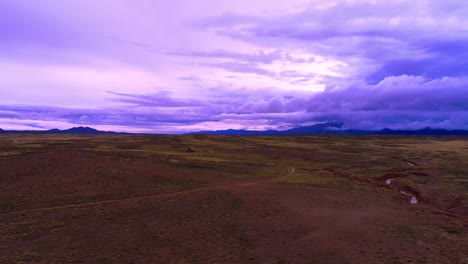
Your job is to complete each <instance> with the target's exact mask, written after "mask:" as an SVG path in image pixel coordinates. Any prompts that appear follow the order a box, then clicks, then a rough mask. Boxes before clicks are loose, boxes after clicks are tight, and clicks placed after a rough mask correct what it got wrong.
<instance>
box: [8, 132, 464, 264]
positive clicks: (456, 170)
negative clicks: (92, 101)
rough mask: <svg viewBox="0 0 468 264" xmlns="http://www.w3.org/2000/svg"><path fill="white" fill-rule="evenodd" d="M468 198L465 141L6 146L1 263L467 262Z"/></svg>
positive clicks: (17, 138)
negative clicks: (411, 201)
mask: <svg viewBox="0 0 468 264" xmlns="http://www.w3.org/2000/svg"><path fill="white" fill-rule="evenodd" d="M189 148H190V150H191V151H189V150H188V149H189ZM467 198H468V138H467V137H424V136H417V137H416V136H413V137H410V136H408V137H402V136H328V135H327V136H325V135H324V136H277V137H263V136H262V137H258V136H252V137H245V136H242V137H241V136H208V135H185V136H156V135H155V136H143V135H92V136H91V135H90V136H79V135H26V134H4V135H0V263H456V264H459V263H468V250H467V247H468V235H467V234H468V202H467V201H468V200H467ZM410 200H413V204H411V203H410Z"/></svg>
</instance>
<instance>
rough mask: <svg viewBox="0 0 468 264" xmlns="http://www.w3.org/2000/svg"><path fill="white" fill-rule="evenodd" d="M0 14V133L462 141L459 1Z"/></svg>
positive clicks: (467, 52)
mask: <svg viewBox="0 0 468 264" xmlns="http://www.w3.org/2000/svg"><path fill="white" fill-rule="evenodd" d="M181 7H184V8H181ZM0 9H1V10H2V11H3V12H2V13H3V15H2V16H1V17H0V50H1V51H0V71H1V72H2V74H1V75H0V127H2V128H15V127H16V128H21V129H24V128H31V129H39V128H53V127H58V128H66V127H69V126H74V125H89V126H93V127H96V128H104V129H105V128H107V129H111V130H118V131H132V132H169V133H177V132H186V131H192V130H202V129H203V130H206V129H225V128H247V129H286V128H289V127H293V126H301V125H307V124H313V123H317V122H325V121H340V122H344V126H343V128H356V129H379V128H384V127H391V128H411V129H413V128H414V129H416V128H422V127H427V126H431V127H442V128H461V129H468V124H467V121H465V120H468V119H467V117H468V116H467V113H468V105H467V104H468V103H467V102H468V72H467V71H466V70H465V69H466V68H468V59H467V58H468V48H467V47H468V26H467V25H468V21H467V20H468V17H467V16H466V14H467V13H468V4H467V3H466V1H463V0H447V1H430V0H413V1H403V0H400V1H371V0H353V1H349V0H332V1H327V2H324V1H319V0H310V1H308V0H294V1H287V2H285V1H279V0H256V1H247V0H241V1H229V0H220V1H215V2H213V1H209V0H200V1H188V0H175V1H170V2H169V1H157V0H135V1H129V0H115V1H114V0H112V1H111V0H102V1H99V2H98V3H96V2H95V1H91V0H84V1H76V2H70V1H58V0H41V1H36V2H34V3H32V2H31V1H26V0H17V1H2V2H0Z"/></svg>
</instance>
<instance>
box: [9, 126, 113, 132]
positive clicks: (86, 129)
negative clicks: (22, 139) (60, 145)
mask: <svg viewBox="0 0 468 264" xmlns="http://www.w3.org/2000/svg"><path fill="white" fill-rule="evenodd" d="M2 133H3V134H6V133H21V134H120V133H117V132H111V131H100V130H97V129H94V128H91V127H82V126H80V127H72V128H69V129H64V130H60V129H57V128H54V129H50V130H3V129H1V128H0V134H2Z"/></svg>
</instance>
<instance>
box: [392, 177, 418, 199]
mask: <svg viewBox="0 0 468 264" xmlns="http://www.w3.org/2000/svg"><path fill="white" fill-rule="evenodd" d="M393 180H394V179H391V178H390V179H386V180H385V184H386V185H391V184H392V181H393ZM397 190H398V188H397ZM398 191H399V192H400V193H402V194H404V195H406V196H411V199H410V204H417V203H418V202H419V201H418V198H417V197H416V196H414V195H413V194H411V193H409V192H405V191H401V190H398Z"/></svg>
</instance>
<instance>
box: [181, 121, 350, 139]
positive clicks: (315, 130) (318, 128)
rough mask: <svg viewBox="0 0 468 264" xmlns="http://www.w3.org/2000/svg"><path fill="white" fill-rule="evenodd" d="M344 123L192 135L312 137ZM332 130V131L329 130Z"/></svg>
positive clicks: (231, 130)
mask: <svg viewBox="0 0 468 264" xmlns="http://www.w3.org/2000/svg"><path fill="white" fill-rule="evenodd" d="M342 126H343V123H338V122H327V123H321V124H315V125H312V126H304V127H296V128H292V129H289V130H284V131H278V130H264V131H253V130H235V129H228V130H217V131H200V132H195V133H190V134H210V135H258V136H261V135H268V136H275V135H311V134H329V133H330V132H332V131H333V130H332V129H333V128H335V129H336V128H341V127H342ZM329 128H332V129H329Z"/></svg>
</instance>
